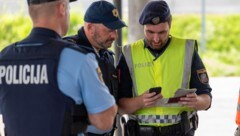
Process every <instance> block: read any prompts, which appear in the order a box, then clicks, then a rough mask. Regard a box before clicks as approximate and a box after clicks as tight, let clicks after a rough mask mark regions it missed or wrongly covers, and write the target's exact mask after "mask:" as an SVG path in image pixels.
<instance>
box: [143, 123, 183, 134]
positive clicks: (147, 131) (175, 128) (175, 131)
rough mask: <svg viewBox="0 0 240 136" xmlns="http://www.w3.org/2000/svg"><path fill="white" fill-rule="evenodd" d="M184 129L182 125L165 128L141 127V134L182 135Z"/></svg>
mask: <svg viewBox="0 0 240 136" xmlns="http://www.w3.org/2000/svg"><path fill="white" fill-rule="evenodd" d="M181 133H182V129H181V124H180V123H178V124H174V125H170V126H164V127H156V126H140V134H152V135H154V134H163V135H172V134H176V135H181Z"/></svg>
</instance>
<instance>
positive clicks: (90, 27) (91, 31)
mask: <svg viewBox="0 0 240 136" xmlns="http://www.w3.org/2000/svg"><path fill="white" fill-rule="evenodd" d="M86 28H87V31H88V32H89V34H91V35H92V34H93V33H94V29H95V26H94V24H92V23H87V24H86Z"/></svg>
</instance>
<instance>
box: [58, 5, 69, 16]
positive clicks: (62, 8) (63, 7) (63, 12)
mask: <svg viewBox="0 0 240 136" xmlns="http://www.w3.org/2000/svg"><path fill="white" fill-rule="evenodd" d="M57 8H58V12H59V14H60V15H61V16H66V10H67V3H66V2H60V3H59V4H58V6H57Z"/></svg>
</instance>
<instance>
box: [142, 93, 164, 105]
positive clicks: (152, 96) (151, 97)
mask: <svg viewBox="0 0 240 136" xmlns="http://www.w3.org/2000/svg"><path fill="white" fill-rule="evenodd" d="M162 97H163V96H162V95H161V94H157V95H156V93H146V94H145V95H144V97H143V103H144V107H152V106H154V105H155V103H156V102H157V101H158V100H159V99H162Z"/></svg>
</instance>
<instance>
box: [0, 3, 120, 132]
mask: <svg viewBox="0 0 240 136" xmlns="http://www.w3.org/2000/svg"><path fill="white" fill-rule="evenodd" d="M72 1H74V0H70V1H69V0H28V1H27V2H28V8H29V14H30V17H31V19H32V22H33V29H32V31H31V33H30V34H29V35H28V36H27V37H26V38H25V39H23V40H22V41H19V42H16V43H14V44H11V45H9V46H7V47H6V48H5V49H3V50H2V51H1V53H0V113H1V114H2V116H3V122H4V124H5V133H6V135H8V136H14V135H18V136H60V135H63V136H74V135H77V134H79V133H80V134H81V133H82V132H84V131H85V130H86V127H87V124H88V123H91V124H92V125H93V126H95V127H96V128H98V129H100V130H103V131H104V130H109V129H111V128H112V125H113V122H114V118H115V115H116V112H117V106H116V104H115V100H114V97H113V96H112V95H111V94H110V93H109V91H108V88H107V87H106V86H105V84H104V82H103V81H102V77H101V76H102V73H101V70H100V68H99V66H98V64H97V61H96V58H95V55H94V54H92V53H88V52H86V51H85V50H84V49H81V48H79V47H77V46H76V45H74V44H72V43H69V42H67V41H64V40H62V39H61V36H64V35H65V34H66V32H67V29H68V26H69V2H72ZM76 62H77V63H76ZM83 104H84V106H83ZM82 107H83V108H82ZM80 108H81V109H80ZM84 108H85V110H83V109H84ZM87 118H88V120H86V119H87Z"/></svg>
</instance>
